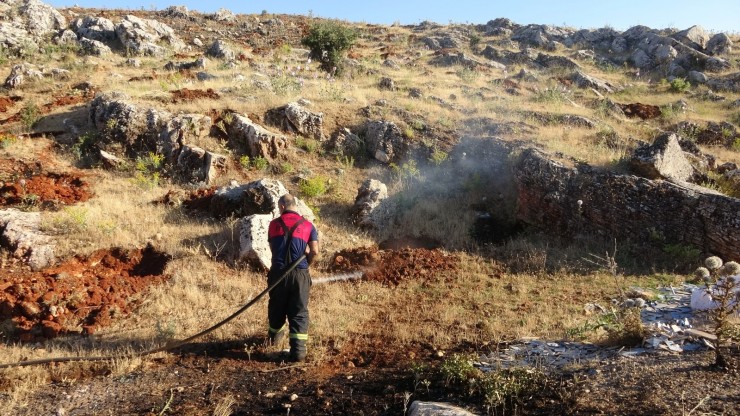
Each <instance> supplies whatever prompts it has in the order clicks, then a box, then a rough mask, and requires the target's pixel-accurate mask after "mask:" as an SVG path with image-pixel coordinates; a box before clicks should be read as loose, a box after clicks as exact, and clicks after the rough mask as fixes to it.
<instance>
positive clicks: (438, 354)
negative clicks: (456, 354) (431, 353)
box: [435, 350, 445, 358]
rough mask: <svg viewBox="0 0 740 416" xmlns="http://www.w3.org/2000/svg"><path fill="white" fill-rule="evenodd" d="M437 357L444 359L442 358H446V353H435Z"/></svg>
mask: <svg viewBox="0 0 740 416" xmlns="http://www.w3.org/2000/svg"><path fill="white" fill-rule="evenodd" d="M435 355H436V356H437V358H442V357H444V356H445V352H444V351H442V350H439V351H437V352H436V353H435Z"/></svg>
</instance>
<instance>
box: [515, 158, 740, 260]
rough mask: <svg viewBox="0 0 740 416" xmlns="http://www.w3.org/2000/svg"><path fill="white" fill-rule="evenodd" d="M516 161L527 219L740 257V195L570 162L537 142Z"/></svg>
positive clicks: (571, 231)
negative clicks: (536, 146)
mask: <svg viewBox="0 0 740 416" xmlns="http://www.w3.org/2000/svg"><path fill="white" fill-rule="evenodd" d="M512 168H513V170H514V176H515V180H516V182H517V187H518V189H519V192H518V204H517V212H516V215H517V218H518V219H519V220H521V221H524V222H526V223H529V224H532V225H535V226H538V227H541V228H544V229H547V230H549V231H551V232H555V233H559V234H561V235H575V234H579V233H594V232H595V233H598V234H602V235H606V236H609V237H613V238H617V239H619V240H622V239H628V240H631V241H650V240H656V241H660V242H663V243H664V244H685V245H691V246H695V247H697V248H700V249H702V250H703V252H704V254H706V255H710V254H711V255H718V256H720V257H722V258H723V259H725V260H736V261H737V260H740V199H737V198H731V197H727V196H724V195H721V194H718V193H716V192H713V191H711V190H708V189H705V188H701V187H698V186H694V185H690V184H688V183H686V184H681V185H679V184H675V183H671V182H667V181H659V180H656V181H653V180H649V179H645V178H641V177H638V176H633V175H618V174H614V173H607V172H598V171H596V170H594V169H593V168H590V167H588V166H580V167H575V168H569V167H566V166H565V165H563V164H561V163H559V162H556V161H553V160H551V159H550V158H549V157H548V156H547V155H545V154H544V153H542V152H540V151H538V150H534V149H526V150H523V151H522V153H521V155H520V156H519V158H518V159H517V160H516V161H515V162H514V165H513V167H512ZM579 201H580V202H579Z"/></svg>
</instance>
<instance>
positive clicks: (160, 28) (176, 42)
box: [116, 15, 185, 57]
mask: <svg viewBox="0 0 740 416" xmlns="http://www.w3.org/2000/svg"><path fill="white" fill-rule="evenodd" d="M116 35H117V36H118V39H119V40H120V41H121V43H122V44H123V47H124V48H126V49H127V50H129V51H130V52H131V53H134V54H137V55H150V56H158V57H161V56H164V55H165V52H166V51H167V48H165V47H163V46H161V45H160V44H164V45H166V46H167V47H168V48H171V49H172V50H174V51H179V50H181V49H184V48H185V43H184V42H183V41H182V40H181V39H180V38H179V37H178V36H177V35H176V34H175V31H174V30H173V29H172V28H171V27H169V26H167V25H166V24H164V23H161V22H158V21H156V20H151V19H142V18H139V17H136V16H134V15H127V16H125V17H124V18H123V20H122V21H121V23H119V24H118V26H116Z"/></svg>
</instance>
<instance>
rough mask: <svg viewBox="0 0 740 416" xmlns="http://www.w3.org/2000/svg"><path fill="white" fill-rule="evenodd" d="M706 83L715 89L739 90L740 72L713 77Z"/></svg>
mask: <svg viewBox="0 0 740 416" xmlns="http://www.w3.org/2000/svg"><path fill="white" fill-rule="evenodd" d="M707 85H709V87H710V88H712V89H713V90H715V91H727V92H740V72H735V73H732V74H728V75H725V76H722V77H713V78H711V79H710V80H709V81H707Z"/></svg>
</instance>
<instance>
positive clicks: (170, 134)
mask: <svg viewBox="0 0 740 416" xmlns="http://www.w3.org/2000/svg"><path fill="white" fill-rule="evenodd" d="M212 125H213V121H212V119H211V117H209V116H205V115H202V114H179V115H177V116H175V117H173V118H171V119H170V120H169V121H167V123H166V124H165V125H164V127H163V128H162V130H161V132H160V135H159V139H158V141H157V147H156V151H157V153H159V154H162V155H164V156H165V157H166V158H167V159H168V160H169V161H173V160H174V159H176V158H177V157H178V152H179V149H180V148H181V147H182V146H183V145H184V144H185V143H187V142H189V141H193V140H197V139H201V138H203V137H205V136H207V135H208V133H209V132H210V131H211V126H212Z"/></svg>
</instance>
